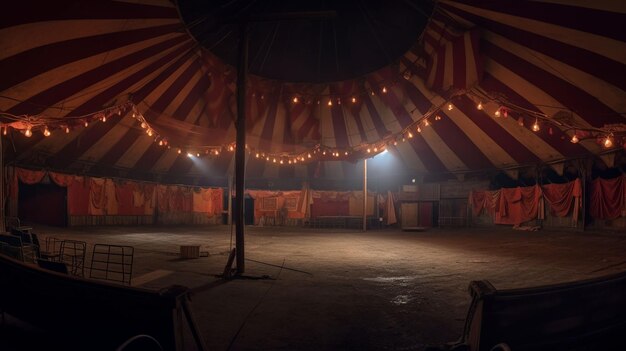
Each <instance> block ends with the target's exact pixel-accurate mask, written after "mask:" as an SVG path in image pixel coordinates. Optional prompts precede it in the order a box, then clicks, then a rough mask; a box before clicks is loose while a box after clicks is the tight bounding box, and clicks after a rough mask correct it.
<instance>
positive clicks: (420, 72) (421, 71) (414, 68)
mask: <svg viewBox="0 0 626 351" xmlns="http://www.w3.org/2000/svg"><path fill="white" fill-rule="evenodd" d="M400 61H401V62H402V64H404V65H405V66H406V67H407V68H408V69H409V71H410V72H411V73H412V74H414V75H416V76H418V77H421V78H422V79H425V78H426V73H427V70H426V68H424V67H423V66H421V65H417V64H415V63H414V62H412V61H409V59H408V58H406V56H402V57H401V58H400Z"/></svg>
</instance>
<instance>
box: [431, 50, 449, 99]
mask: <svg viewBox="0 0 626 351" xmlns="http://www.w3.org/2000/svg"><path fill="white" fill-rule="evenodd" d="M447 54H448V53H447V51H446V47H445V46H442V47H441V48H440V49H439V50H438V52H437V56H436V57H435V60H437V71H436V73H435V80H434V81H433V86H432V88H433V90H444V87H443V77H444V72H445V69H446V55H447Z"/></svg>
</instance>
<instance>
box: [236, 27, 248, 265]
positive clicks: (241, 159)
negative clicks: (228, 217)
mask: <svg viewBox="0 0 626 351" xmlns="http://www.w3.org/2000/svg"><path fill="white" fill-rule="evenodd" d="M247 32H248V25H247V21H246V20H243V21H242V22H241V23H240V24H239V60H238V63H237V123H236V125H235V126H236V128H237V143H236V144H237V149H236V150H235V213H237V218H236V222H235V239H236V243H235V248H236V250H237V274H238V275H241V274H243V273H244V271H245V262H246V261H245V257H244V217H243V216H244V213H243V208H244V206H243V204H244V198H243V196H244V195H243V194H244V187H245V183H244V181H245V172H246V78H247V75H248V33H247Z"/></svg>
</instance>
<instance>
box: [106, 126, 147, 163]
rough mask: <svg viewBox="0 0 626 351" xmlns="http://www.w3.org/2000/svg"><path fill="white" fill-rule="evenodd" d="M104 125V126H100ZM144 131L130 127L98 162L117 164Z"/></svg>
mask: <svg viewBox="0 0 626 351" xmlns="http://www.w3.org/2000/svg"><path fill="white" fill-rule="evenodd" d="M99 127H102V126H99ZM142 134H143V133H141V132H139V131H138V130H136V129H133V128H131V129H129V130H128V131H127V132H126V133H125V134H124V135H123V136H122V137H121V138H120V139H119V140H118V141H117V142H116V143H115V144H114V145H113V147H112V148H110V149H109V151H107V152H106V153H105V154H104V156H102V157H101V158H100V159H99V160H98V163H100V164H106V165H115V163H117V161H118V160H119V159H120V157H122V155H123V154H124V153H125V152H126V151H128V149H130V147H131V146H132V145H133V144H134V143H135V140H137V138H139V137H140V136H141V135H142Z"/></svg>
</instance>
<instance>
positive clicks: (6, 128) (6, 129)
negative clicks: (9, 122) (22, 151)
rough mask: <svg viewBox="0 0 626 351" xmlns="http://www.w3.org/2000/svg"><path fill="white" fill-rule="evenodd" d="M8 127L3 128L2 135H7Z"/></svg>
mask: <svg viewBox="0 0 626 351" xmlns="http://www.w3.org/2000/svg"><path fill="white" fill-rule="evenodd" d="M8 129H9V127H4V129H3V130H2V135H7V133H8Z"/></svg>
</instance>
